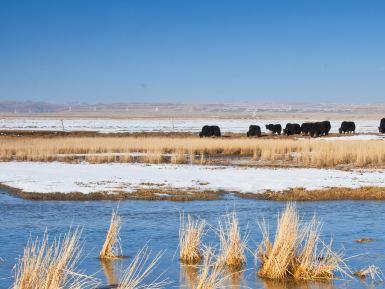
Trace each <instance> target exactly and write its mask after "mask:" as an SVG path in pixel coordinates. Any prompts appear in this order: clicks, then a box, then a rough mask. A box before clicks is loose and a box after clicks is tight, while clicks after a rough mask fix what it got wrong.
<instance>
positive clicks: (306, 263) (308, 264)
mask: <svg viewBox="0 0 385 289" xmlns="http://www.w3.org/2000/svg"><path fill="white" fill-rule="evenodd" d="M321 228H322V225H321V223H320V222H319V221H317V219H316V218H315V217H313V219H312V220H311V221H310V222H308V223H301V222H300V220H299V215H298V211H297V209H296V207H295V205H294V204H293V203H288V205H287V206H286V208H285V210H284V212H283V214H282V215H281V216H279V217H278V223H277V231H276V234H275V238H274V242H273V243H270V241H269V237H268V231H267V227H266V225H264V223H263V224H262V225H261V229H262V232H263V242H262V244H261V245H260V247H259V250H258V257H259V259H260V262H261V267H260V269H259V271H258V275H259V276H260V277H265V278H270V279H281V280H282V279H288V278H293V279H295V280H330V279H333V278H335V273H337V272H339V273H340V274H341V275H346V276H349V277H350V273H349V269H348V268H347V266H346V265H345V263H344V262H343V259H342V257H343V256H342V253H336V252H334V251H333V250H332V248H331V243H330V244H329V245H326V244H325V243H324V242H322V240H320V232H321Z"/></svg>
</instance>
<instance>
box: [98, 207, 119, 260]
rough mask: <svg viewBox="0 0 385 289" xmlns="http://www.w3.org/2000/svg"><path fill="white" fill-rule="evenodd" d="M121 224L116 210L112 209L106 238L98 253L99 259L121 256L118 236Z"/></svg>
mask: <svg viewBox="0 0 385 289" xmlns="http://www.w3.org/2000/svg"><path fill="white" fill-rule="evenodd" d="M121 226H122V221H121V218H120V216H119V215H118V212H117V211H115V210H113V211H112V215H111V221H110V226H109V228H108V231H107V235H106V239H105V241H104V244H103V247H102V250H101V251H100V253H99V258H100V259H118V258H121V257H122V249H121V245H120V236H119V234H120V229H121Z"/></svg>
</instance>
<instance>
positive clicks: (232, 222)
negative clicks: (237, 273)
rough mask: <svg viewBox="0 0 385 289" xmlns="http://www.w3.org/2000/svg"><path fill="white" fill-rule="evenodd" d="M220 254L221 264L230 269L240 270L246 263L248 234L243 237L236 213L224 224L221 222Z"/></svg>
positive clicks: (228, 217)
mask: <svg viewBox="0 0 385 289" xmlns="http://www.w3.org/2000/svg"><path fill="white" fill-rule="evenodd" d="M219 239H220V253H219V260H220V263H221V264H224V265H225V266H228V267H229V268H230V269H234V270H240V269H241V268H242V267H243V266H244V264H245V263H246V255H245V250H246V243H247V234H246V235H245V236H243V237H242V236H241V232H240V228H239V222H238V218H237V215H236V213H235V212H232V213H231V214H229V215H228V216H227V217H226V219H225V221H224V224H222V222H219Z"/></svg>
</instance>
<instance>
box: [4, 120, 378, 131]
mask: <svg viewBox="0 0 385 289" xmlns="http://www.w3.org/2000/svg"><path fill="white" fill-rule="evenodd" d="M308 121H309V119H285V118H282V119H205V118H202V119H172V118H170V119H100V118H95V119H81V118H74V119H64V120H63V122H62V120H61V119H59V118H57V119H55V118H49V119H42V118H0V130H33V131H62V130H63V127H64V130H65V131H92V132H100V133H122V132H132V133H133V132H191V133H197V132H199V131H200V130H201V128H202V126H203V125H206V124H215V125H219V126H220V128H221V131H222V132H224V133H229V132H232V133H246V132H247V130H248V128H249V125H250V124H256V125H259V126H261V128H262V131H263V132H265V131H266V130H265V125H266V124H268V123H280V124H281V125H282V127H285V125H286V123H289V122H290V123H303V122H308ZM312 121H321V119H313V120H312ZM341 121H342V120H336V119H334V120H330V122H331V126H332V129H331V132H332V133H337V132H338V128H339V127H340V125H341ZM354 121H355V122H356V127H357V128H356V132H357V133H378V125H379V122H380V120H364V119H357V120H354Z"/></svg>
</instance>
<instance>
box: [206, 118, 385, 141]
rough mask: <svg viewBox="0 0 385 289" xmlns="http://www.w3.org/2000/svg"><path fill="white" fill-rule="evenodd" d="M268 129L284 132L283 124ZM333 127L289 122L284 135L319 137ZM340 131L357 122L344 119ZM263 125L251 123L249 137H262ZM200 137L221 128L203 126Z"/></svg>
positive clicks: (383, 122)
mask: <svg viewBox="0 0 385 289" xmlns="http://www.w3.org/2000/svg"><path fill="white" fill-rule="evenodd" d="M266 129H267V130H269V131H270V132H271V133H272V134H278V135H280V134H281V133H282V126H281V125H280V124H267V125H266ZM330 129H331V125H330V121H320V122H305V123H303V124H302V125H299V124H298V123H288V124H286V127H285V128H284V129H283V134H284V135H296V134H302V135H309V136H311V137H319V136H323V135H328V134H329V132H330ZM378 130H379V132H380V133H385V118H383V119H381V123H380V126H379V127H378ZM338 131H339V133H340V134H342V133H355V132H356V124H355V123H354V122H352V121H343V122H342V123H341V127H340V128H339V130H338ZM261 135H262V133H261V127H260V126H258V125H250V127H249V131H248V132H247V136H248V137H252V136H257V137H260V136H261ZM199 136H200V137H220V136H221V129H220V128H219V126H217V125H205V126H204V127H202V131H201V132H200V133H199Z"/></svg>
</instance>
